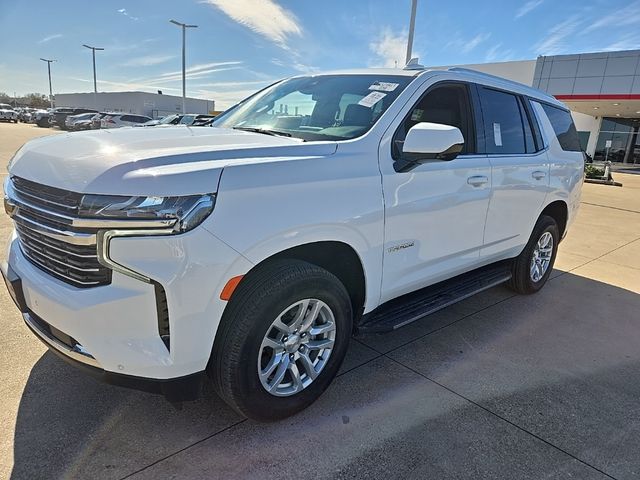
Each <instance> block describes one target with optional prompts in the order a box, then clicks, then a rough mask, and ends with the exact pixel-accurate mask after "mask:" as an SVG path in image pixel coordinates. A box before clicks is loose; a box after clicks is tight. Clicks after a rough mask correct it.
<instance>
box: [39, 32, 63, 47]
mask: <svg viewBox="0 0 640 480" xmlns="http://www.w3.org/2000/svg"><path fill="white" fill-rule="evenodd" d="M62 37H63V35H62V34H61V33H55V34H53V35H49V36H48V37H44V38H43V39H41V40H38V44H42V43H47V42H50V41H51V40H55V39H56V38H62Z"/></svg>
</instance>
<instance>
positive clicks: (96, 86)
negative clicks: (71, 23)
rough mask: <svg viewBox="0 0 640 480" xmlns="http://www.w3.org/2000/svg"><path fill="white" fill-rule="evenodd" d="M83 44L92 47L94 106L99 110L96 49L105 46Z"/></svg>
mask: <svg viewBox="0 0 640 480" xmlns="http://www.w3.org/2000/svg"><path fill="white" fill-rule="evenodd" d="M82 46H83V47H86V48H88V49H90V50H91V54H92V56H93V103H94V104H95V105H94V106H95V107H96V110H97V109H98V82H97V81H96V50H104V48H100V47H91V46H89V45H87V44H86V43H83V44H82Z"/></svg>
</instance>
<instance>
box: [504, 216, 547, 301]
mask: <svg viewBox="0 0 640 480" xmlns="http://www.w3.org/2000/svg"><path fill="white" fill-rule="evenodd" d="M549 235H550V236H551V239H552V241H553V244H552V245H551V246H550V252H549V253H550V254H551V256H550V257H549V258H548V263H546V267H544V268H542V267H543V265H544V263H545V262H544V260H543V259H544V257H545V256H546V254H547V253H546V250H548V249H549V245H548V244H547V245H546V248H542V249H538V248H537V247H538V242H539V241H542V240H543V236H544V237H545V239H548V238H549ZM559 241H560V230H559V229H558V224H557V223H556V221H555V220H554V219H553V218H551V217H549V216H546V215H542V216H541V217H540V218H539V219H538V221H537V222H536V225H535V227H534V228H533V233H532V234H531V237H530V238H529V242H528V243H527V245H526V246H525V247H524V250H523V251H522V253H521V254H520V255H518V256H517V257H516V258H514V259H513V265H512V277H511V280H510V281H509V283H508V285H509V287H510V288H511V289H512V290H514V291H516V292H518V293H520V294H523V295H529V294H532V293H536V292H537V291H538V290H540V289H541V288H542V287H543V286H544V285H545V283H547V280H548V279H549V276H550V275H551V271H552V270H553V265H554V263H555V261H556V255H557V253H558V243H559ZM536 252H538V253H537V255H536ZM534 255H536V258H537V260H538V261H537V262H536V261H535V260H534ZM534 262H535V263H537V267H538V270H537V273H536V272H535V271H534Z"/></svg>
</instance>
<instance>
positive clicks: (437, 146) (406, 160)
mask: <svg viewBox="0 0 640 480" xmlns="http://www.w3.org/2000/svg"><path fill="white" fill-rule="evenodd" d="M463 146H464V137H463V136H462V132H461V131H460V129H459V128H458V127H452V126H451V125H442V124H440V123H428V122H421V123H417V124H416V125H414V126H413V127H411V128H410V129H409V131H408V132H407V136H406V138H405V140H404V144H403V146H402V158H401V159H400V160H398V161H397V162H396V171H398V172H406V171H408V170H411V169H412V168H414V167H415V166H416V165H418V164H421V163H425V162H427V161H429V160H453V159H454V158H456V157H457V156H458V154H459V153H460V152H461V151H462V147H463Z"/></svg>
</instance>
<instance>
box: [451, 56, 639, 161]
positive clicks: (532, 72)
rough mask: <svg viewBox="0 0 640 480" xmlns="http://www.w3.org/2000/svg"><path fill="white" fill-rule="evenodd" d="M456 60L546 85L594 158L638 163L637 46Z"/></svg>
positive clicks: (482, 70)
mask: <svg viewBox="0 0 640 480" xmlns="http://www.w3.org/2000/svg"><path fill="white" fill-rule="evenodd" d="M460 66H463V67H465V68H471V69H474V70H478V71H481V72H485V73H489V74H492V75H498V76H500V77H504V78H508V79H510V80H514V81H517V82H520V83H524V84H527V85H532V86H533V87H535V88H539V89H540V90H544V91H545V92H547V93H549V94H551V95H553V96H554V97H556V98H557V99H558V100H560V101H562V102H564V103H565V104H566V105H567V107H569V108H570V109H571V112H572V115H573V118H574V121H575V124H576V128H577V129H578V133H579V136H580V142H581V144H582V147H583V149H584V150H585V151H586V152H587V154H589V155H590V156H591V157H592V158H593V159H594V160H595V161H603V160H604V159H605V157H607V158H608V159H609V160H611V161H613V162H619V163H624V164H636V165H640V134H639V133H638V131H639V129H640V50H628V51H620V52H601V53H582V54H576V55H554V56H542V57H538V59H537V60H525V61H514V62H500V63H485V64H474V65H460ZM607 150H608V151H607Z"/></svg>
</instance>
